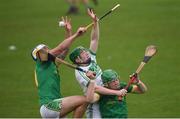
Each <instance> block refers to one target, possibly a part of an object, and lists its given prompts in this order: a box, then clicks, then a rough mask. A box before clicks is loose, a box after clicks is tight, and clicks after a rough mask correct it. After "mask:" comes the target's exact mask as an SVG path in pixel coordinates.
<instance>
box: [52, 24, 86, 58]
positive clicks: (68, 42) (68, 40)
mask: <svg viewBox="0 0 180 119" xmlns="http://www.w3.org/2000/svg"><path fill="white" fill-rule="evenodd" d="M85 31H86V28H85V27H80V28H79V29H78V30H77V32H76V33H74V34H73V35H72V36H70V37H68V38H66V39H65V40H64V41H63V42H61V43H60V44H59V45H58V46H57V47H55V48H53V49H51V50H50V51H49V53H51V54H52V55H54V56H57V55H59V54H61V53H62V52H63V51H64V50H67V49H68V48H69V47H70V46H71V44H72V43H73V41H74V40H75V39H76V38H77V37H78V36H81V35H82V34H83V33H84V32H85Z"/></svg>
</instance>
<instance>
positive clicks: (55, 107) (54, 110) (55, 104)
mask: <svg viewBox="0 0 180 119" xmlns="http://www.w3.org/2000/svg"><path fill="white" fill-rule="evenodd" d="M61 105H62V99H55V100H53V101H51V102H49V103H48V104H46V105H42V106H41V108H40V114H41V117H42V118H59V117H60V110H61Z"/></svg>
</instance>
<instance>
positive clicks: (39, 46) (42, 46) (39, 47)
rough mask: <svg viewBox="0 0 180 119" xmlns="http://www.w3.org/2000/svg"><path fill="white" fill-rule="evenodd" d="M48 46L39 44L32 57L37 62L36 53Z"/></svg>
mask: <svg viewBox="0 0 180 119" xmlns="http://www.w3.org/2000/svg"><path fill="white" fill-rule="evenodd" d="M45 46H46V45H44V44H39V45H37V46H36V47H35V48H34V49H33V50H32V52H31V56H32V58H33V59H34V60H35V61H36V60H37V56H36V53H37V52H38V51H39V50H41V49H42V48H44V47H45Z"/></svg>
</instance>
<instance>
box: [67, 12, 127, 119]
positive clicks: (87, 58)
mask: <svg viewBox="0 0 180 119" xmlns="http://www.w3.org/2000/svg"><path fill="white" fill-rule="evenodd" d="M88 14H89V16H90V17H91V18H92V19H93V22H94V26H93V28H92V32H91V41H90V48H89V49H86V48H84V47H82V46H80V47H77V48H75V49H74V50H73V51H72V52H71V53H70V55H69V58H70V60H71V61H72V62H73V63H74V64H76V65H78V66H79V67H80V68H82V69H84V70H89V71H93V72H94V73H95V74H96V76H95V78H94V80H95V82H96V86H95V92H97V93H100V94H105V95H118V96H120V95H125V94H126V90H124V89H122V90H118V91H116V90H110V89H107V88H104V87H103V83H102V80H101V74H102V70H101V68H100V67H99V66H98V64H97V62H96V51H97V48H98V42H99V24H98V20H97V17H96V15H95V14H94V13H93V11H92V10H89V11H88ZM75 76H76V79H77V81H78V82H79V84H80V86H81V88H82V89H83V92H84V93H85V94H86V91H87V86H88V82H89V81H90V79H89V78H88V76H87V75H86V73H83V72H80V71H78V70H75ZM85 107H86V105H85V106H84V109H85ZM83 111H84V110H83V109H82V112H83ZM86 115H87V118H101V114H100V111H99V104H98V102H96V103H93V104H89V105H88V108H87V113H86Z"/></svg>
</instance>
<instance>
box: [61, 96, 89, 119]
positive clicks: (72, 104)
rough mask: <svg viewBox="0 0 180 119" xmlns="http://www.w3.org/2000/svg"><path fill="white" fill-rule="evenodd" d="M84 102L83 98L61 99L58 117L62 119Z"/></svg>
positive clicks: (70, 97)
mask: <svg viewBox="0 0 180 119" xmlns="http://www.w3.org/2000/svg"><path fill="white" fill-rule="evenodd" d="M86 102H87V101H86V97H85V96H69V97H65V98H62V104H61V111H60V117H64V116H65V115H67V114H68V113H70V112H72V111H73V110H75V109H76V108H78V107H79V106H81V105H83V104H85V103H86Z"/></svg>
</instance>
